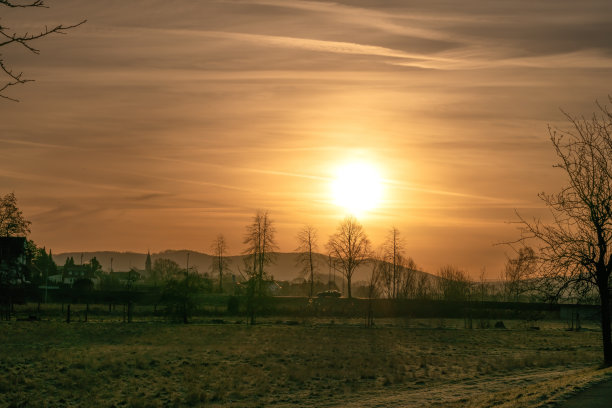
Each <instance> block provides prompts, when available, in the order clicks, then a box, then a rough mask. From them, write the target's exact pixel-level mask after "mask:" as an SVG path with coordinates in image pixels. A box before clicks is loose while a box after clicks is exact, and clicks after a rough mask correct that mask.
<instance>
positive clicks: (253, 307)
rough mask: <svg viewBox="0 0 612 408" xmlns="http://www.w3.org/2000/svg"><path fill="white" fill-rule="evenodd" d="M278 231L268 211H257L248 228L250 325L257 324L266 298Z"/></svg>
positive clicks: (246, 251) (247, 262)
mask: <svg viewBox="0 0 612 408" xmlns="http://www.w3.org/2000/svg"><path fill="white" fill-rule="evenodd" d="M275 235H276V229H275V228H274V223H273V221H272V220H271V219H270V217H269V215H268V212H267V211H257V213H256V214H255V216H254V217H253V221H252V222H251V224H249V225H248V226H247V229H246V234H245V236H244V244H245V245H246V246H247V248H246V249H245V251H244V254H245V255H246V258H245V262H246V267H247V268H246V272H247V275H248V278H249V279H248V281H247V313H248V314H249V318H250V323H251V324H255V315H256V314H257V311H258V309H260V307H261V302H262V300H263V297H264V296H265V292H266V287H265V285H264V284H265V280H266V279H267V278H268V276H267V275H266V272H265V266H266V265H268V264H269V263H271V262H272V261H273V260H274V258H275V254H274V250H276V249H277V246H276V239H275Z"/></svg>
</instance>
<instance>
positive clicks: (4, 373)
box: [0, 321, 603, 407]
mask: <svg viewBox="0 0 612 408" xmlns="http://www.w3.org/2000/svg"><path fill="white" fill-rule="evenodd" d="M316 323H317V322H310V324H300V325H297V326H289V325H284V324H264V325H259V326H254V327H248V326H246V325H243V324H223V325H188V326H184V325H172V324H161V323H137V324H131V325H127V324H119V323H77V324H70V325H67V324H65V323H59V322H12V323H2V324H1V325H0V345H1V347H2V348H1V350H2V352H1V353H2V354H1V355H0V406H28V407H30V406H32V407H45V406H51V407H55V406H106V407H111V406H115V407H157V406H159V407H174V406H176V407H182V406H203V405H207V406H208V405H213V406H215V405H223V406H240V407H242V406H267V405H277V406H333V405H340V406H342V405H351V404H352V405H354V406H375V405H379V406H381V405H380V403H383V405H399V402H401V403H402V405H404V406H411V405H414V406H422V405H435V404H442V403H443V404H445V405H449V404H450V405H452V406H469V407H481V406H483V407H484V406H491V405H501V404H506V403H507V404H508V405H507V406H517V405H516V404H517V401H522V400H521V399H526V398H528V397H529V398H532V397H533V398H535V400H537V401H540V402H542V401H549V400H550V398H552V396H554V395H560V393H559V392H557V393H556V394H555V390H557V391H559V390H560V389H561V388H562V387H563V381H564V380H566V379H568V378H570V376H574V377H575V378H574V379H573V380H572V381H574V382H576V384H578V385H580V384H582V383H588V382H589V381H593V378H595V377H596V376H597V375H603V374H599V373H596V372H595V371H594V370H593V369H592V368H589V369H587V370H586V371H585V368H588V367H594V366H596V365H597V363H598V362H599V360H600V358H601V348H600V333H599V332H596V331H583V332H567V331H565V330H562V329H561V328H560V327H558V326H559V325H555V324H553V325H551V326H550V327H549V328H544V329H542V330H539V331H534V330H525V329H522V328H521V327H520V325H516V328H515V329H512V330H494V329H490V330H463V329H456V328H448V327H449V326H451V327H452V326H453V325H455V326H459V324H457V322H446V323H445V324H444V326H445V327H446V328H443V329H442V328H437V326H440V324H439V322H433V323H432V322H426V321H423V322H412V323H413V324H412V327H409V328H406V327H402V326H399V325H398V326H394V325H391V323H392V322H391V323H389V324H386V325H383V326H382V327H381V326H379V327H377V328H375V329H365V328H363V327H361V326H359V325H356V324H355V325H353V324H333V325H331V324H326V325H322V324H316ZM327 323H329V322H327ZM451 323H453V324H451ZM428 326H433V327H428ZM555 376H556V377H555ZM551 378H552V380H553V381H546V380H550V379H551ZM555 378H556V379H555ZM580 378H582V380H580V381H582V382H580V381H579V380H578V379H580ZM542 381H545V383H546V384H547V386H546V387H542V386H541V385H537V386H533V388H529V387H530V386H531V384H541V383H542ZM483 387H484V389H486V390H488V391H489V396H479V395H478V394H479V391H478V390H481V391H482V389H483ZM436 389H437V390H438V391H439V395H438V396H436V394H435V392H434V393H433V394H432V390H436ZM490 391H496V393H493V394H491V393H490ZM504 393H506V394H504ZM519 393H521V394H522V395H520V396H518V394H519ZM538 393H539V394H538ZM543 394H546V398H544V399H542V398H543V397H542V395H543ZM432 395H433V397H432ZM534 395H535V397H534ZM487 398H488V399H487ZM491 398H493V399H491ZM538 398H539V399H538ZM385 400H387V401H388V402H389V403H388V404H385V403H384V401H385ZM510 400H511V401H512V402H514V405H513V404H512V403H511V402H510ZM393 401H395V402H396V403H395V404H393ZM519 406H520V405H519ZM523 406H531V405H523ZM534 406H535V405H534Z"/></svg>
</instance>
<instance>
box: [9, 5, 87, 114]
mask: <svg viewBox="0 0 612 408" xmlns="http://www.w3.org/2000/svg"><path fill="white" fill-rule="evenodd" d="M0 6H4V7H8V8H19V9H25V8H41V7H42V8H46V7H47V6H46V5H45V3H44V1H43V0H31V1H30V2H19V1H10V0H0ZM86 21H87V20H83V21H81V22H79V23H77V24H72V25H63V24H59V25H56V26H55V27H52V28H49V27H47V26H45V28H44V29H42V30H40V31H39V32H37V33H34V34H30V33H27V32H26V33H23V34H19V33H17V32H16V31H13V30H11V29H10V28H9V27H7V26H4V25H2V24H0V49H1V47H9V46H12V45H15V46H18V47H19V46H21V47H23V48H25V49H26V50H27V51H29V52H32V53H34V54H39V53H40V50H38V49H37V48H35V47H34V45H33V42H34V41H35V40H38V39H40V38H43V37H46V36H48V35H51V34H66V31H68V30H70V29H71V28H75V27H78V26H80V25H81V24H84V23H85V22H86ZM0 74H2V76H3V77H4V79H3V80H0V98H4V99H8V100H11V101H14V102H17V101H18V100H17V99H15V98H12V97H10V96H8V95H6V94H5V93H4V92H5V91H6V90H7V89H8V88H10V87H12V86H15V85H20V84H25V83H27V82H32V81H33V79H26V78H24V77H23V72H17V71H14V70H13V69H12V68H11V67H9V66H8V65H7V63H6V62H5V61H4V58H3V55H2V53H1V52H0Z"/></svg>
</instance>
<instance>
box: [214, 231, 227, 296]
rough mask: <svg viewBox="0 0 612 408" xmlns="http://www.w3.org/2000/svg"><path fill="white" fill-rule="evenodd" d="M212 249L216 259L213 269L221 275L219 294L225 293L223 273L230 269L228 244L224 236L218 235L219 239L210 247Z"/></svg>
mask: <svg viewBox="0 0 612 408" xmlns="http://www.w3.org/2000/svg"><path fill="white" fill-rule="evenodd" d="M210 249H211V250H212V253H213V257H214V260H213V263H212V269H213V271H216V272H217V273H218V274H219V292H223V271H225V270H227V269H228V262H227V258H226V252H227V243H226V242H225V237H224V236H223V234H219V235H217V238H215V240H214V241H213V243H212V244H211V245H210Z"/></svg>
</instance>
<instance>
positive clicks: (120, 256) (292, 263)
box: [53, 250, 425, 282]
mask: <svg viewBox="0 0 612 408" xmlns="http://www.w3.org/2000/svg"><path fill="white" fill-rule="evenodd" d="M314 255H315V256H314V259H315V262H316V264H317V266H318V268H317V275H323V276H324V277H327V276H329V275H331V276H332V277H333V274H334V271H333V269H332V270H331V271H330V268H329V263H328V258H327V256H326V255H323V254H314ZM69 257H72V258H73V259H74V261H75V263H77V264H79V263H80V262H81V257H82V260H83V263H86V262H89V260H90V259H91V258H93V257H96V259H97V260H98V262H100V264H101V265H102V269H103V270H104V271H106V272H109V271H110V269H111V259H112V268H113V270H114V271H128V270H129V269H130V268H137V269H144V265H145V260H146V258H147V254H145V253H137V252H114V251H96V252H82V253H81V252H64V253H59V254H53V260H54V261H55V262H56V263H57V264H58V266H62V265H64V263H65V262H66V259H67V258H69ZM188 257H189V268H190V269H192V268H196V269H197V270H198V271H199V272H200V273H205V272H210V271H211V265H212V261H213V257H212V256H211V255H208V254H205V253H202V252H197V251H187V250H166V251H163V252H158V253H153V254H151V260H152V261H153V262H155V260H156V259H160V258H166V259H171V260H173V261H174V262H176V263H178V264H179V265H180V266H181V267H183V268H185V267H186V266H187V258H188ZM227 259H228V263H229V267H230V270H231V273H233V274H235V275H238V276H240V274H241V273H243V272H242V271H244V269H245V267H244V257H243V256H241V255H235V256H230V257H228V258H227ZM301 269H302V268H301V266H300V265H298V264H297V254H295V253H285V252H280V253H277V254H276V260H275V263H274V264H271V265H269V266H268V267H267V268H266V270H267V272H268V273H270V274H271V275H272V276H273V277H274V279H276V280H284V281H291V280H293V279H296V278H299V277H302V276H303V275H302V274H301ZM370 273H371V266H369V265H365V266H360V267H359V268H357V270H356V271H355V274H354V275H353V281H354V282H358V281H363V280H366V279H367V278H368V276H369V275H370ZM422 273H425V272H422ZM336 278H337V279H338V280H340V272H339V271H338V272H336ZM325 279H326V278H325Z"/></svg>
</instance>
